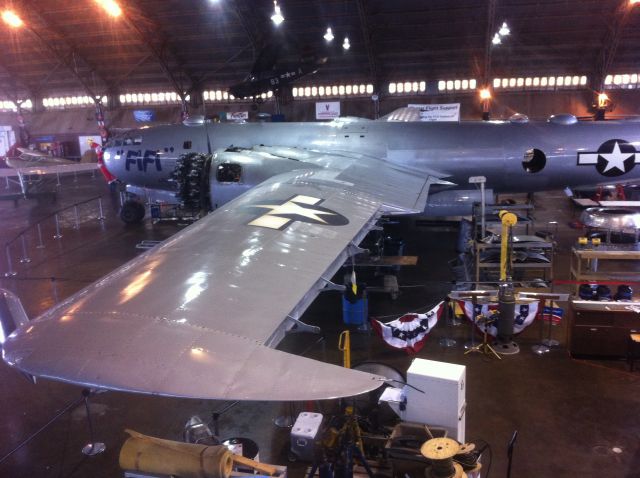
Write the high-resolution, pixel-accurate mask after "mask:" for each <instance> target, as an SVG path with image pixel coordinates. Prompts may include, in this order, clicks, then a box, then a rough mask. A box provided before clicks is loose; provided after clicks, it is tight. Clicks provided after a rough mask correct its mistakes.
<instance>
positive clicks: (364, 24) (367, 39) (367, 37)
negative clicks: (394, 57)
mask: <svg viewBox="0 0 640 478" xmlns="http://www.w3.org/2000/svg"><path fill="white" fill-rule="evenodd" d="M357 4H358V16H359V18H360V29H361V30H362V37H363V38H364V46H365V50H366V52H367V61H368V62H369V73H370V74H371V82H372V83H373V85H374V88H376V89H378V88H379V87H380V85H379V84H378V64H377V61H376V56H375V51H374V48H373V41H372V34H371V28H370V26H369V20H368V18H367V10H366V7H365V4H364V0H357Z"/></svg>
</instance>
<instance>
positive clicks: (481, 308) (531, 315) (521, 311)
mask: <svg viewBox="0 0 640 478" xmlns="http://www.w3.org/2000/svg"><path fill="white" fill-rule="evenodd" d="M458 305H459V306H460V308H461V309H462V310H463V311H464V315H465V316H466V317H467V319H468V320H471V321H473V318H475V317H478V316H479V315H484V316H485V317H491V316H492V315H494V314H497V312H498V304H497V303H491V304H476V306H475V310H474V307H473V302H472V301H470V300H459V301H458ZM538 305H539V302H527V303H518V302H516V311H515V317H514V321H513V333H514V334H519V333H520V332H522V331H523V330H524V329H526V328H527V327H528V326H529V325H531V324H532V323H533V321H534V320H535V318H536V314H537V313H538ZM476 327H478V329H480V332H482V333H484V323H483V322H477V323H476ZM487 333H488V334H489V335H492V336H494V337H496V336H497V335H498V329H497V324H496V323H495V322H494V323H492V324H491V325H489V327H488V329H487Z"/></svg>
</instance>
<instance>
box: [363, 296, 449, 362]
mask: <svg viewBox="0 0 640 478" xmlns="http://www.w3.org/2000/svg"><path fill="white" fill-rule="evenodd" d="M443 309H444V303H443V302H440V303H439V304H437V305H436V306H435V307H434V308H433V309H431V310H430V311H428V312H427V313H425V314H405V315H403V316H402V317H400V318H399V319H396V320H393V321H391V322H387V323H382V322H380V321H378V320H375V319H371V325H372V327H373V330H375V331H376V333H377V334H378V335H379V336H380V338H381V339H382V340H384V341H385V342H386V343H387V345H389V346H391V347H393V348H394V349H401V350H404V351H405V352H407V353H408V354H417V353H418V352H419V351H420V349H422V347H423V346H424V341H425V339H426V338H427V335H428V334H429V332H431V329H433V328H434V327H435V326H436V323H437V322H438V319H439V318H440V314H442V310H443Z"/></svg>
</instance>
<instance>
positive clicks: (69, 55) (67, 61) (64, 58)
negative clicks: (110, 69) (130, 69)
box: [21, 0, 108, 101]
mask: <svg viewBox="0 0 640 478" xmlns="http://www.w3.org/2000/svg"><path fill="white" fill-rule="evenodd" d="M27 11H28V15H25V13H26V12H27ZM21 13H22V16H23V18H24V17H27V18H28V17H31V18H34V17H35V18H36V19H37V20H38V21H39V22H40V23H41V24H43V25H44V27H45V29H46V30H47V32H48V33H50V34H53V35H54V36H55V37H56V38H58V40H59V41H60V42H61V43H63V44H64V46H65V47H66V50H67V51H61V50H60V49H58V48H56V47H55V46H53V44H52V43H51V42H50V41H47V39H45V38H44V37H43V36H42V35H41V34H40V33H39V32H38V30H37V29H36V28H35V27H34V26H33V25H31V24H30V23H29V22H25V27H26V29H27V30H29V32H30V33H31V34H32V35H33V36H35V37H36V38H37V39H38V40H39V41H40V42H41V43H42V44H43V45H44V46H45V47H46V48H47V49H48V50H49V51H50V52H51V53H52V54H53V55H54V57H55V58H56V59H57V60H59V61H60V63H62V64H63V65H64V66H65V67H66V68H67V69H68V70H69V71H70V72H71V73H72V74H73V76H75V77H76V79H77V80H78V81H79V82H80V84H81V85H82V87H83V88H84V90H85V91H86V92H87V93H89V95H90V96H91V98H92V99H93V100H94V101H96V98H97V97H98V95H97V94H96V90H95V89H94V87H92V86H91V85H90V84H89V82H88V81H87V80H86V79H85V78H84V76H83V75H82V74H80V72H79V71H78V67H77V65H76V61H77V60H80V61H81V62H82V63H84V65H85V66H86V67H87V68H88V69H89V71H90V73H91V75H92V76H94V77H97V78H98V79H99V80H100V81H101V82H102V83H103V85H104V87H105V89H106V88H108V83H107V81H106V80H105V79H104V78H103V77H102V75H101V74H100V73H99V72H98V70H97V69H96V67H95V66H94V65H92V64H91V62H90V61H89V60H87V58H85V57H84V55H82V54H81V53H80V51H79V50H78V48H77V46H76V45H75V44H74V43H73V42H72V41H71V40H70V39H69V38H68V36H67V35H64V34H60V33H58V32H59V31H61V30H62V29H61V28H60V26H59V25H57V24H55V23H54V22H53V21H51V20H50V19H49V18H47V17H45V16H44V15H43V14H42V13H40V11H39V8H38V6H37V5H36V3H35V2H33V1H32V0H24V2H23V6H22V8H21ZM101 96H102V95H100V97H101Z"/></svg>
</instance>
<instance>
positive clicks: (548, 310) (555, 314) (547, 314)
mask: <svg viewBox="0 0 640 478" xmlns="http://www.w3.org/2000/svg"><path fill="white" fill-rule="evenodd" d="M563 314H564V310H563V309H561V308H560V307H545V308H544V315H543V316H542V317H540V318H541V319H542V320H546V321H547V322H549V321H551V323H552V324H554V325H558V324H559V323H560V321H561V320H562V315H563Z"/></svg>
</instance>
